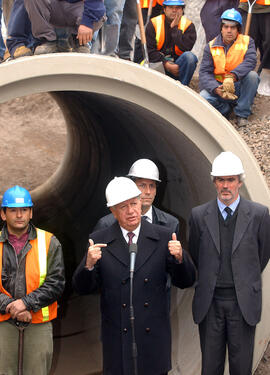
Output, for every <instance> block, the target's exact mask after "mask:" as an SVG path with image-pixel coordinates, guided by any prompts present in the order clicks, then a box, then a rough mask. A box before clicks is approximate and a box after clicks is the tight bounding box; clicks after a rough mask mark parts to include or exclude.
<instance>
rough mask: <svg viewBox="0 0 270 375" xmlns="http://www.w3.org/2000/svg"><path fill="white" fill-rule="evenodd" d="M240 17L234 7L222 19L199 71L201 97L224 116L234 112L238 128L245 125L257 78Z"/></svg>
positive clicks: (251, 48) (249, 40) (250, 42)
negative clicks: (219, 30) (242, 31)
mask: <svg viewBox="0 0 270 375" xmlns="http://www.w3.org/2000/svg"><path fill="white" fill-rule="evenodd" d="M241 25H242V17H241V14H240V13H239V12H238V11H237V10H235V9H234V8H232V9H228V10H225V12H223V14H222V16H221V32H220V34H219V35H218V36H217V37H216V38H214V39H213V40H211V41H210V42H209V43H208V44H207V45H206V47H205V49H204V54H203V59H202V63H201V67H200V72H199V81H200V90H201V92H200V95H201V96H202V97H203V98H205V99H206V100H207V101H208V102H209V103H210V104H212V105H213V106H214V107H215V108H216V109H217V110H218V111H219V112H220V113H222V115H223V116H226V117H227V118H228V117H229V115H230V113H231V111H232V110H233V111H234V113H235V115H236V116H237V125H238V126H239V127H241V126H246V125H247V124H248V121H247V118H248V116H249V115H250V114H251V106H252V104H253V101H254V97H255V95H256V93H257V88H258V85H259V77H258V74H257V73H256V72H254V71H253V69H254V68H255V66H256V62H257V56H256V49H255V44H254V41H253V39H252V38H250V37H249V36H247V35H242V34H241Z"/></svg>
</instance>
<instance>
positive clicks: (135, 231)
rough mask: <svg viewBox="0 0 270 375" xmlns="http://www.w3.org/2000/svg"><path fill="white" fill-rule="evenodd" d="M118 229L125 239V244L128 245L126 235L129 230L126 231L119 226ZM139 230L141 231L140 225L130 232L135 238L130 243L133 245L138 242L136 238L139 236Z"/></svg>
mask: <svg viewBox="0 0 270 375" xmlns="http://www.w3.org/2000/svg"><path fill="white" fill-rule="evenodd" d="M120 228H121V231H122V233H123V236H124V239H125V240H126V242H127V243H128V241H129V238H128V235H127V234H128V233H129V232H130V230H126V229H125V228H122V227H121V226H120ZM140 229H141V224H140V225H139V226H138V227H137V228H136V229H134V230H133V231H132V233H134V234H135V236H134V237H133V239H132V242H133V243H137V241H138V237H139V234H140Z"/></svg>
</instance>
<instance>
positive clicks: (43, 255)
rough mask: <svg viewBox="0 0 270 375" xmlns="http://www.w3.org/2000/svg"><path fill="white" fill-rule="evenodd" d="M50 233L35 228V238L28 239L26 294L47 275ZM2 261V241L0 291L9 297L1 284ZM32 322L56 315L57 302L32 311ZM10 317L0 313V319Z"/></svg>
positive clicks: (50, 318) (40, 283) (37, 285)
mask: <svg viewBox="0 0 270 375" xmlns="http://www.w3.org/2000/svg"><path fill="white" fill-rule="evenodd" d="M51 237H52V234H51V233H49V232H45V231H44V230H42V229H38V228H37V238H36V239H34V240H30V241H29V242H30V244H31V246H32V248H31V249H30V250H29V251H28V253H27V254H26V261H25V280H26V294H29V293H31V292H33V291H34V290H36V289H37V288H39V287H40V286H41V285H42V284H43V283H44V281H45V279H46V275H47V254H48V251H49V246H50V241H51ZM2 262H3V242H0V276H1V277H0V292H2V293H5V294H6V295H8V296H9V297H10V298H12V296H11V295H10V293H8V292H7V291H6V290H5V289H4V287H3V285H2ZM31 315H32V323H45V322H48V321H50V320H52V319H55V318H56V316H57V302H53V303H52V304H51V305H49V306H46V307H43V308H42V309H40V310H38V311H36V312H33V311H31ZM9 318H10V314H0V321H4V320H7V319H9Z"/></svg>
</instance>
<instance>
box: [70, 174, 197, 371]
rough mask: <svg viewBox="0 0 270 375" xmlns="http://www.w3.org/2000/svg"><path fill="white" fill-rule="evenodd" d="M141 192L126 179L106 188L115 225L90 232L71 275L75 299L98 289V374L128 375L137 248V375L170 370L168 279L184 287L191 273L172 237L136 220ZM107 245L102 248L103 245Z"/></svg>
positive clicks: (131, 364) (187, 283) (190, 263)
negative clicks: (131, 249)
mask: <svg viewBox="0 0 270 375" xmlns="http://www.w3.org/2000/svg"><path fill="white" fill-rule="evenodd" d="M140 195H141V191H140V190H139V189H138V187H137V186H136V184H135V182H134V181H132V180H131V179H129V178H126V177H119V178H117V177H116V178H115V179H113V180H112V181H111V182H110V183H109V184H108V186H107V188H106V199H107V206H108V207H109V208H110V210H111V212H112V214H113V215H114V217H115V219H116V222H115V223H114V224H113V225H111V226H110V227H108V228H106V229H104V230H101V231H98V232H95V233H92V234H91V235H90V238H91V240H90V241H89V244H90V246H88V250H87V253H86V255H85V256H84V258H83V259H82V261H81V264H80V265H79V266H78V268H77V270H76V271H75V274H74V276H73V286H74V288H75V290H76V291H77V292H78V293H80V294H88V293H92V292H94V291H95V290H96V289H97V288H99V287H101V320H102V327H101V328H102V333H101V336H102V345H103V374H104V375H130V374H133V373H134V372H133V358H132V330H131V323H130V315H129V312H130V272H129V271H130V270H129V265H130V255H129V247H130V245H131V244H135V243H136V244H137V249H138V250H137V255H136V261H135V269H134V278H133V307H134V315H135V320H134V325H135V340H136V344H137V351H138V356H137V366H138V374H139V375H165V374H167V373H168V371H169V370H170V369H171V332H170V314H169V304H168V293H167V290H166V283H167V274H168V273H169V274H170V276H171V278H172V284H173V285H175V286H176V287H179V288H187V287H189V286H191V285H192V284H193V283H194V281H195V268H194V266H193V263H192V262H191V260H190V259H189V256H188V254H187V253H186V252H185V251H184V250H182V247H181V244H180V242H179V241H177V237H176V234H175V233H174V234H173V235H171V232H170V230H169V229H167V228H164V227H161V226H159V225H155V224H150V223H149V222H147V221H146V220H142V221H141V199H140ZM106 244H107V245H106Z"/></svg>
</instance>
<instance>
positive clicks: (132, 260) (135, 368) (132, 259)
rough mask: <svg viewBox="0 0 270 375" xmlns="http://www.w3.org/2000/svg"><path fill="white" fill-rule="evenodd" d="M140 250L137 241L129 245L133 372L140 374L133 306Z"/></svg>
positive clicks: (135, 374)
mask: <svg viewBox="0 0 270 375" xmlns="http://www.w3.org/2000/svg"><path fill="white" fill-rule="evenodd" d="M137 251H138V246H137V244H136V243H131V244H130V245H129V254H130V290H129V298H130V309H129V310H130V311H129V313H130V326H131V337H132V340H131V350H132V359H133V374H134V375H138V364H137V357H138V352H137V344H136V337H135V325H134V323H135V315H134V307H133V274H134V268H135V260H136V255H137Z"/></svg>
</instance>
